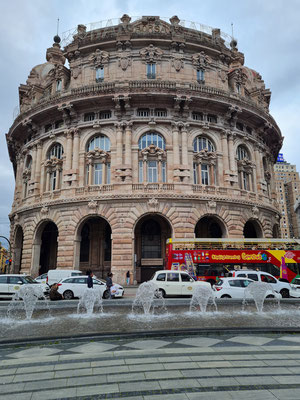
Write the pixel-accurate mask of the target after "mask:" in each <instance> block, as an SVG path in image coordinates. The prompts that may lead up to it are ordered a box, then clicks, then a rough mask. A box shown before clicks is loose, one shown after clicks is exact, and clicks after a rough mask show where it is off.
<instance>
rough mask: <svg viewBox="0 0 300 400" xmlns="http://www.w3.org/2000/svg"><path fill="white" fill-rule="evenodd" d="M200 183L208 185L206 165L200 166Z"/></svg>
mask: <svg viewBox="0 0 300 400" xmlns="http://www.w3.org/2000/svg"><path fill="white" fill-rule="evenodd" d="M201 183H202V185H209V170H208V165H206V164H202V165H201Z"/></svg>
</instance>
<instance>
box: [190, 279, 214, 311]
mask: <svg viewBox="0 0 300 400" xmlns="http://www.w3.org/2000/svg"><path fill="white" fill-rule="evenodd" d="M199 283H200V282H199ZM201 283H202V284H201V285H199V286H198V285H197V286H196V287H195V290H194V293H193V296H192V299H191V303H190V311H193V310H198V309H200V311H201V312H202V313H204V312H206V309H207V306H208V304H212V305H213V306H214V307H215V310H216V311H217V304H216V301H215V296H214V292H213V290H212V288H211V285H210V284H209V283H207V282H201Z"/></svg>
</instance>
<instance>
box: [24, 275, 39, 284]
mask: <svg viewBox="0 0 300 400" xmlns="http://www.w3.org/2000/svg"><path fill="white" fill-rule="evenodd" d="M22 278H23V280H25V282H26V283H38V282H36V281H35V280H34V279H33V278H31V276H22Z"/></svg>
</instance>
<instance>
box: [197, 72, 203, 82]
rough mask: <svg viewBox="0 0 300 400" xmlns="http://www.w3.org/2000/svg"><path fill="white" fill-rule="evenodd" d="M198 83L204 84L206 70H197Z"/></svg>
mask: <svg viewBox="0 0 300 400" xmlns="http://www.w3.org/2000/svg"><path fill="white" fill-rule="evenodd" d="M197 81H198V82H200V83H203V82H204V70H203V69H197Z"/></svg>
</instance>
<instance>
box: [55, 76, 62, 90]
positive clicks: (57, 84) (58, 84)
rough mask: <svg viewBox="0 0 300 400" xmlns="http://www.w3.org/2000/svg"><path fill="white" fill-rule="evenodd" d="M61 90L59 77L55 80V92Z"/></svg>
mask: <svg viewBox="0 0 300 400" xmlns="http://www.w3.org/2000/svg"><path fill="white" fill-rule="evenodd" d="M61 90H62V80H61V79H58V80H57V81H56V91H57V92H61Z"/></svg>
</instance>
